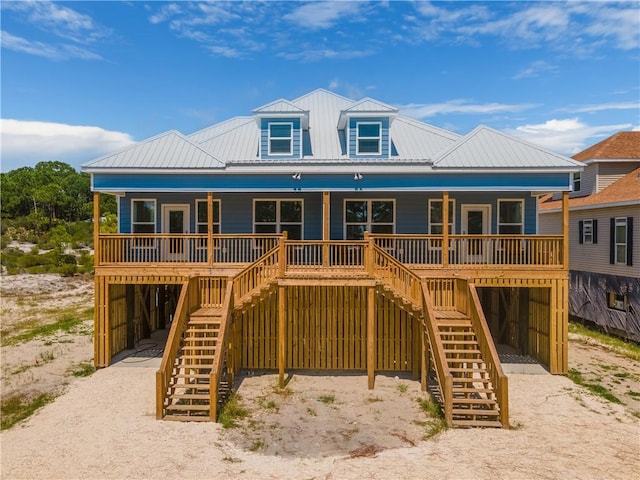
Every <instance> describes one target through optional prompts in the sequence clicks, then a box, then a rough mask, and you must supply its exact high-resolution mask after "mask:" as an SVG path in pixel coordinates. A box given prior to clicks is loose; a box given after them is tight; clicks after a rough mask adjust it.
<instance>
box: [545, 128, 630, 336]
mask: <svg viewBox="0 0 640 480" xmlns="http://www.w3.org/2000/svg"><path fill="white" fill-rule="evenodd" d="M573 158H574V159H576V160H579V161H581V162H583V163H584V164H585V169H584V171H583V172H582V174H580V173H577V172H576V173H575V174H574V188H573V190H574V192H573V193H572V194H570V197H571V199H570V200H569V225H570V228H569V232H570V233H569V235H570V239H569V242H570V250H569V251H570V257H569V268H570V283H569V285H570V286H569V314H570V315H572V316H574V317H577V318H579V319H582V320H587V321H589V322H593V323H594V324H596V325H598V326H599V327H601V328H603V329H604V330H605V331H608V332H611V333H614V334H616V335H619V336H622V337H624V338H628V339H631V340H634V341H636V342H640V132H619V133H616V134H615V135H613V136H611V137H609V138H607V139H605V140H603V141H601V142H600V143H597V144H596V145H593V146H592V147H589V148H587V149H586V150H584V151H582V152H580V153H578V154H577V155H575V156H574V157H573ZM560 217H561V202H560V201H559V200H557V199H554V197H553V196H547V197H545V198H543V199H541V201H540V218H539V228H540V233H543V234H544V233H550V234H553V233H558V232H559V231H560V228H561V224H562V221H561V218H560Z"/></svg>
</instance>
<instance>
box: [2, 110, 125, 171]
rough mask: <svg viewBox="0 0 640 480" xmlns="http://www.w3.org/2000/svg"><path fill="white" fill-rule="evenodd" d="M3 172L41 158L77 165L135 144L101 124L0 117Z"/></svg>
mask: <svg viewBox="0 0 640 480" xmlns="http://www.w3.org/2000/svg"><path fill="white" fill-rule="evenodd" d="M0 138H1V139H2V171H8V170H12V169H14V168H17V167H21V166H25V165H34V164H36V163H37V162H40V161H47V160H58V161H61V162H66V163H69V164H71V165H73V166H77V165H78V164H80V163H84V162H87V161H90V160H92V159H94V158H96V157H99V156H100V155H103V154H106V153H109V152H112V151H116V150H120V149H122V148H125V147H127V146H129V145H131V144H133V143H134V140H133V139H132V138H131V136H130V135H129V134H127V133H122V132H114V131H110V130H105V129H103V128H100V127H91V126H80V125H67V124H64V123H51V122H36V121H25V120H14V119H1V120H0Z"/></svg>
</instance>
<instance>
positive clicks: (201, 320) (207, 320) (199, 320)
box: [187, 316, 222, 326]
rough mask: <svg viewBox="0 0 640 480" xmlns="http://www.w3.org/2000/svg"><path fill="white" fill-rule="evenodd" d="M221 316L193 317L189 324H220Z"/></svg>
mask: <svg viewBox="0 0 640 480" xmlns="http://www.w3.org/2000/svg"><path fill="white" fill-rule="evenodd" d="M221 320H222V319H221V318H220V317H193V316H192V317H191V318H189V322H188V323H187V325H218V326H219V325H220V322H221Z"/></svg>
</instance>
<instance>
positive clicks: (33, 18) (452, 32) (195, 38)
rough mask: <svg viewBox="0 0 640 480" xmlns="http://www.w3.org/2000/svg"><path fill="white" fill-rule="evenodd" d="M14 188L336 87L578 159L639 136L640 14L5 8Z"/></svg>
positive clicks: (325, 5)
mask: <svg viewBox="0 0 640 480" xmlns="http://www.w3.org/2000/svg"><path fill="white" fill-rule="evenodd" d="M0 13H1V15H2V18H1V20H2V22H1V24H2V38H1V43H2V58H1V67H2V74H1V75H2V77H1V80H2V86H1V88H2V90H1V97H2V98H1V100H2V104H1V118H2V123H1V125H0V129H1V134H2V166H1V169H2V171H8V170H11V169H13V168H17V167H19V166H25V165H34V164H35V163H37V162H38V161H43V160H60V161H63V162H67V163H70V164H72V165H73V166H76V167H77V166H79V165H80V164H82V163H84V162H86V161H89V160H92V159H93V158H96V157H98V156H101V155H102V154H105V153H109V152H112V151H115V150H118V149H120V148H124V147H126V146H128V145H129V144H131V143H132V142H135V141H140V140H143V139H145V138H148V137H151V136H154V135H157V134H159V133H162V132H164V131H166V130H171V129H175V130H178V131H181V132H183V133H185V134H189V133H192V132H194V131H197V130H199V129H201V128H204V127H206V126H209V125H212V124H214V123H217V122H219V121H223V120H226V119H228V118H230V117H233V116H236V115H249V114H250V112H251V110H252V109H254V108H256V107H259V106H261V105H263V104H266V103H268V102H270V101H272V100H276V99H278V98H286V99H293V98H295V97H297V96H300V95H303V94H305V93H307V92H309V91H311V90H314V89H316V88H325V89H328V90H331V91H334V92H336V93H339V94H341V95H345V96H347V97H350V98H353V99H359V98H362V97H367V96H368V97H373V98H375V99H378V100H380V101H383V102H386V103H389V104H392V105H394V106H397V107H398V108H400V110H401V113H403V114H406V115H409V116H412V117H415V118H418V119H420V120H423V121H425V122H427V123H430V124H432V125H436V126H438V127H442V128H446V129H449V130H453V131H455V132H458V133H461V134H464V133H467V132H469V131H470V130H472V129H473V128H474V127H476V126H477V125H478V124H485V125H489V126H491V127H493V128H496V129H499V130H503V131H506V132H508V133H510V134H513V135H516V136H520V137H522V138H525V139H526V140H529V141H532V142H534V143H538V144H540V145H542V146H544V147H547V148H550V149H552V150H554V151H557V152H560V153H564V154H567V155H571V154H574V153H577V152H578V151H580V150H582V149H584V148H586V147H588V146H590V145H592V144H594V143H596V142H598V141H600V140H602V139H603V138H605V137H607V136H609V135H611V134H613V133H615V132H617V131H620V130H632V129H636V130H637V129H640V113H639V112H640V101H639V98H640V91H639V86H640V53H639V52H640V48H639V45H640V3H639V2H637V1H635V2H530V3H528V2H422V1H420V2H399V1H390V2H356V1H341V2H338V1H336V2H274V1H270V2H256V1H250V2H229V3H226V2H211V3H202V2H158V1H147V2H144V1H126V2H48V1H37V2H30V1H10V0H9V1H7V0H3V1H2V4H1V10H0Z"/></svg>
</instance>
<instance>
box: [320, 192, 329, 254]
mask: <svg viewBox="0 0 640 480" xmlns="http://www.w3.org/2000/svg"><path fill="white" fill-rule="evenodd" d="M330 212H331V205H330V203H329V192H322V240H323V244H322V265H323V266H324V267H328V266H329V244H328V243H327V242H329V236H330V231H329V219H330V215H331V213H330Z"/></svg>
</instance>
